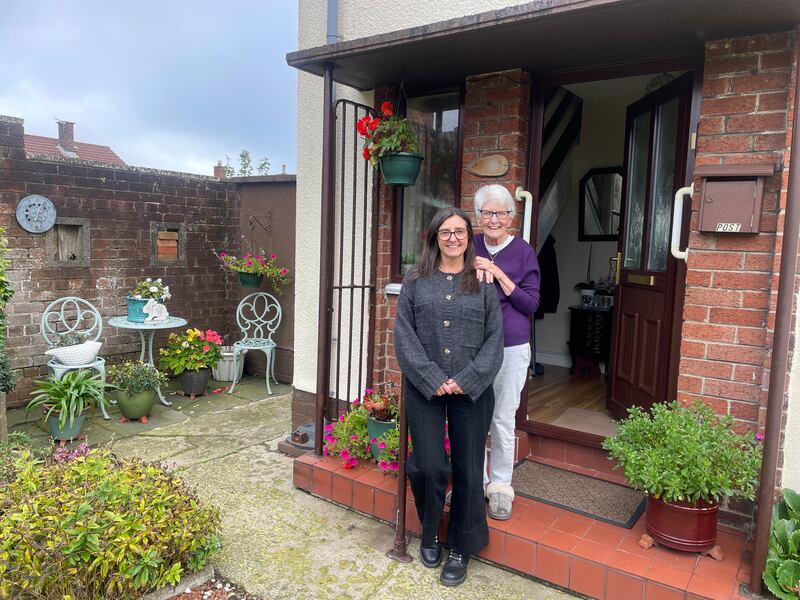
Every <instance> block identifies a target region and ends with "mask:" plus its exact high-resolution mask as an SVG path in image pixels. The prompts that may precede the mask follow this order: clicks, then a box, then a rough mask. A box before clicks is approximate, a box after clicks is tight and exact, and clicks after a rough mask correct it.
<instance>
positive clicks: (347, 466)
mask: <svg viewBox="0 0 800 600" xmlns="http://www.w3.org/2000/svg"><path fill="white" fill-rule="evenodd" d="M342 466H343V467H344V468H345V469H352V468H353V467H355V466H356V465H354V464H353V463H352V462H351V461H350V460H343V461H342Z"/></svg>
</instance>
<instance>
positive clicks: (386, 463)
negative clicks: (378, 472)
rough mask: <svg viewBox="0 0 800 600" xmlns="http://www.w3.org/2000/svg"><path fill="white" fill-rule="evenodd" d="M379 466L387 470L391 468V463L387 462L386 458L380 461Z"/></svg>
mask: <svg viewBox="0 0 800 600" xmlns="http://www.w3.org/2000/svg"><path fill="white" fill-rule="evenodd" d="M378 466H379V467H380V468H381V469H383V470H384V471H386V470H387V469H388V468H389V463H388V462H386V461H385V460H382V461H381V462H379V463H378Z"/></svg>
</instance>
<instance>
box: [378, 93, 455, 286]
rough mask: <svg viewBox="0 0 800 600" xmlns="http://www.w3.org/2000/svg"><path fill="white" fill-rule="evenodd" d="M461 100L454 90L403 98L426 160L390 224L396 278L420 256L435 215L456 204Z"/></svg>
mask: <svg viewBox="0 0 800 600" xmlns="http://www.w3.org/2000/svg"><path fill="white" fill-rule="evenodd" d="M460 102H461V94H460V93H459V92H448V93H443V94H435V95H431V96H418V97H415V98H409V100H408V108H407V110H406V116H407V117H408V120H409V122H410V124H411V127H412V129H413V130H414V131H415V132H416V134H417V140H418V142H419V146H420V152H421V153H422V154H423V155H424V156H425V160H424V161H423V162H422V169H421V170H420V174H419V177H418V178H417V183H416V185H414V186H413V187H405V188H403V189H402V192H400V194H399V202H398V203H397V205H396V210H395V221H394V222H395V223H400V230H399V234H398V235H397V237H396V238H395V239H396V240H398V242H399V243H395V245H394V248H393V265H394V268H393V273H394V275H395V280H398V281H399V280H400V279H402V276H403V274H404V273H405V272H406V271H407V270H408V269H409V267H411V265H413V264H414V263H415V262H416V260H417V258H418V257H419V255H420V252H421V250H422V245H423V243H424V239H425V235H426V233H427V232H426V231H425V227H426V226H427V224H428V223H429V222H430V220H431V218H432V217H433V215H434V214H435V213H436V211H438V210H439V209H440V208H442V207H443V206H458V204H459V198H458V195H459V189H458V188H459V181H460V173H459V169H460V166H461V144H460V137H459V132H460V126H459V124H460V111H459V106H460ZM398 246H399V247H398Z"/></svg>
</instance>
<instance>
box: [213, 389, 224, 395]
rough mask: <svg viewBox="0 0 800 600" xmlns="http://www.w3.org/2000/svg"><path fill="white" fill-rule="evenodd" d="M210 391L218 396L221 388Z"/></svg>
mask: <svg viewBox="0 0 800 600" xmlns="http://www.w3.org/2000/svg"><path fill="white" fill-rule="evenodd" d="M211 391H212V393H214V394H219V393H221V392H222V388H214V389H213V390H211Z"/></svg>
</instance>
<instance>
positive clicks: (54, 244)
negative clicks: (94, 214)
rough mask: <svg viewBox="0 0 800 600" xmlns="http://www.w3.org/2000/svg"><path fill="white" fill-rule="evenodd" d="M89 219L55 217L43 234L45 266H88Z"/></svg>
mask: <svg viewBox="0 0 800 600" xmlns="http://www.w3.org/2000/svg"><path fill="white" fill-rule="evenodd" d="M89 231H90V227H89V219H83V218H74V217H57V218H56V224H55V225H54V226H53V228H52V229H51V230H50V231H48V232H47V234H46V235H45V240H44V245H45V255H46V260H45V266H48V267H61V268H63V267H88V266H89V260H90V254H91V252H90V245H91V244H90V239H89Z"/></svg>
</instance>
